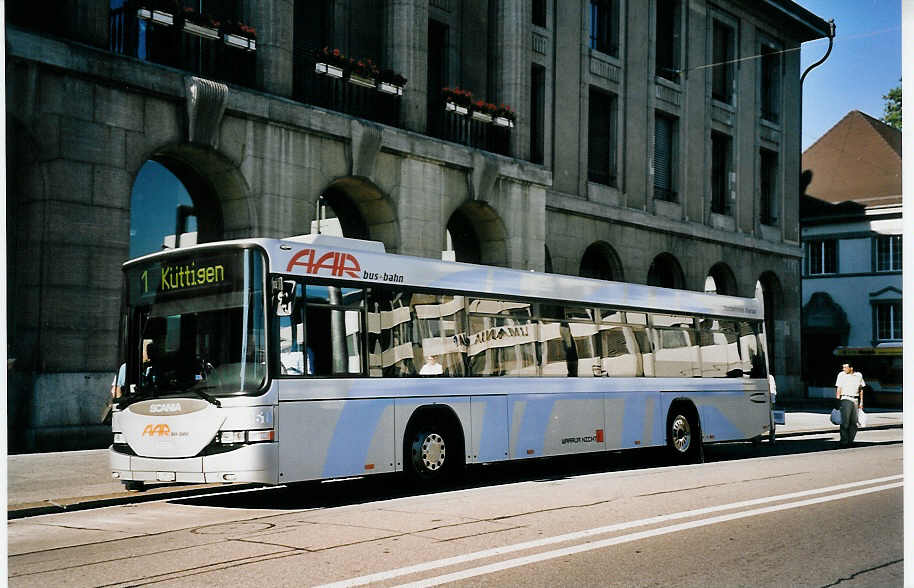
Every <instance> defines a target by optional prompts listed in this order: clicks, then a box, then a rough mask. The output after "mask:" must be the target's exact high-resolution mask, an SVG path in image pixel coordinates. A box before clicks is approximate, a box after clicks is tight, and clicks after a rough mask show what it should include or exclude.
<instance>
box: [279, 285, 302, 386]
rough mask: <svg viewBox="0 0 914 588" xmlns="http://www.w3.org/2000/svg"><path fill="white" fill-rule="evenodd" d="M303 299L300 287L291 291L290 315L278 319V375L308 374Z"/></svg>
mask: <svg viewBox="0 0 914 588" xmlns="http://www.w3.org/2000/svg"><path fill="white" fill-rule="evenodd" d="M304 302H305V301H304V299H303V298H302V285H301V284H296V285H295V289H294V291H293V301H292V314H291V315H289V316H281V317H279V373H280V374H281V375H283V376H301V375H305V374H307V373H309V372H308V366H309V361H308V353H307V350H306V347H305V325H304V322H303V321H304V308H305V304H304Z"/></svg>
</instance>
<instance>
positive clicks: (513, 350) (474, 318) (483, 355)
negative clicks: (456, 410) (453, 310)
mask: <svg viewBox="0 0 914 588" xmlns="http://www.w3.org/2000/svg"><path fill="white" fill-rule="evenodd" d="M468 337H469V344H468V347H467V359H468V361H469V366H470V374H471V375H474V376H535V375H536V349H535V345H534V343H535V341H536V323H534V322H533V320H532V319H529V318H526V317H517V318H511V317H501V316H485V315H477V314H471V315H469V333H468Z"/></svg>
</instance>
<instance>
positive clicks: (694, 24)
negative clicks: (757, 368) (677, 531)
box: [6, 0, 828, 451]
mask: <svg viewBox="0 0 914 588" xmlns="http://www.w3.org/2000/svg"><path fill="white" fill-rule="evenodd" d="M58 4H60V6H59V7H57V8H53V7H49V6H48V5H47V4H35V3H10V5H8V7H7V23H8V27H7V31H6V33H7V61H6V68H7V69H6V76H7V77H6V81H7V104H6V108H7V129H8V131H7V132H8V141H9V143H8V149H7V153H8V161H7V169H8V176H7V177H8V181H7V190H8V218H9V219H10V221H9V224H10V230H9V231H8V234H9V237H8V239H9V242H8V246H9V260H8V261H9V275H8V279H7V288H8V294H9V310H10V315H9V316H10V318H9V322H8V328H9V331H8V332H9V341H10V355H11V357H13V358H15V360H16V361H15V364H14V367H13V368H12V371H11V372H10V389H9V403H10V404H9V410H8V415H9V430H10V444H11V445H10V446H11V449H12V450H14V451H18V450H35V449H56V448H61V447H78V446H81V447H86V446H99V445H104V444H106V443H107V440H108V438H107V435H108V433H107V429H106V427H105V426H104V425H102V424H100V423H99V422H98V419H99V414H100V412H101V409H102V407H103V405H104V404H105V401H106V395H107V394H108V388H109V386H110V384H111V378H112V377H113V375H114V371H115V369H116V366H117V362H118V360H117V356H118V353H117V349H118V340H119V334H118V333H119V314H120V312H119V311H120V304H121V303H120V300H121V294H120V285H121V278H120V267H119V266H120V263H121V262H122V261H124V260H125V259H127V258H128V256H131V255H134V254H138V253H143V252H147V251H150V250H153V249H155V248H157V247H161V243H163V242H164V241H166V240H167V238H170V239H171V242H173V241H174V235H175V234H180V233H184V232H188V233H196V235H195V238H196V239H197V241H199V242H205V241H212V240H216V239H222V238H232V237H241V236H285V235H291V234H300V233H307V232H309V230H310V226H311V222H312V221H313V220H315V216H316V211H317V210H318V206H317V204H318V198H319V196H321V195H322V196H323V202H324V203H325V205H326V206H325V208H327V209H328V210H331V211H332V213H333V215H335V216H336V217H337V218H338V219H339V220H338V222H339V225H340V226H341V227H342V230H343V232H344V233H345V234H346V235H348V236H354V237H362V238H370V239H376V240H380V241H383V242H384V244H385V245H386V247H387V249H388V250H389V251H394V252H400V253H407V254H412V255H419V256H428V257H439V256H441V255H442V251H445V250H451V251H453V253H445V255H449V256H453V257H455V258H456V259H457V260H467V261H476V262H480V263H485V264H494V265H500V266H509V267H516V268H527V269H532V270H536V271H553V272H557V273H565V274H582V275H587V276H592V277H598V278H605V279H614V280H622V281H629V282H637V283H651V284H659V285H666V286H672V287H676V288H686V289H692V290H702V289H705V288H706V283H707V282H708V280H707V278H708V277H709V276H711V277H713V283H714V284H715V286H714V287H715V288H716V290H717V291H718V292H721V293H727V294H736V295H740V296H753V295H754V294H755V292H756V284H757V283H761V286H762V289H763V291H764V294H765V297H766V301H767V302H768V309H769V311H770V312H769V317H768V319H769V320H768V327H769V346H770V355H771V358H772V371H773V372H774V373H775V374H776V375H777V377H778V380H779V382H778V383H779V391H780V392H781V394H782V395H787V394H791V393H793V392H796V393H798V394H799V393H801V392H802V385H801V383H800V379H799V375H800V366H799V362H798V358H799V357H800V338H799V335H800V266H801V259H802V253H801V248H800V234H799V223H798V182H799V175H800V153H799V143H800V62H799V51H797V50H796V49H798V48H799V45H800V43H802V42H803V41H807V40H810V39H815V38H819V37H823V36H825V35H826V34H827V32H828V25H827V24H826V23H825V22H824V21H823V20H822V19H821V18H819V17H817V16H815V15H813V14H811V13H809V12H808V11H806V10H805V9H803V8H802V7H800V6H799V5H797V4H795V3H794V2H791V1H789V0H761V1H759V0H752V1H749V0H745V1H729V2H717V3H713V2H709V1H706V0H570V1H565V0H562V1H553V0H463V1H459V0H314V1H309V2H292V1H291V0H258V1H256V2H255V1H253V0H223V1H215V0H185V1H184V2H178V1H177V0H138V1H130V2H124V3H123V5H119V6H116V7H115V8H111V5H112V3H111V2H110V0H79V1H78V2H67V3H64V2H59V3H58ZM114 4H116V3H114ZM51 12H53V13H54V14H55V17H54V18H48V17H47V15H48V14H49V13H51ZM324 48H326V49H327V51H326V52H325V51H324ZM334 50H338V51H334ZM343 57H345V58H346V59H344V58H343ZM350 57H351V58H352V59H353V61H351V62H350V61H349V60H348V58H350ZM368 60H370V62H369V61H368ZM372 64H375V65H377V68H376V69H375V68H373V65H372ZM400 76H402V77H400ZM403 78H405V80H406V82H405V85H403V81H404V80H403ZM445 89H446V90H447V91H445ZM467 92H469V93H471V94H472V98H471V97H470V96H468V95H467ZM465 106H466V107H468V111H467V112H466V113H464V112H463V108H464V107H465ZM169 236H170V237H169ZM150 244H151V245H150Z"/></svg>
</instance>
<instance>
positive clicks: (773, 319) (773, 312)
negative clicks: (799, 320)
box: [756, 272, 786, 375]
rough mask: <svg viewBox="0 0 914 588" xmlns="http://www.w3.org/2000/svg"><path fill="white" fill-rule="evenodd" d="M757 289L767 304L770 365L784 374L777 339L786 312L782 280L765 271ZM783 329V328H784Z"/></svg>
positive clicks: (767, 336)
mask: <svg viewBox="0 0 914 588" xmlns="http://www.w3.org/2000/svg"><path fill="white" fill-rule="evenodd" d="M756 290H761V294H762V301H763V303H764V305H765V336H766V340H767V343H768V365H769V366H770V368H771V371H772V372H773V373H774V374H775V375H780V374H784V373H785V370H786V365H785V364H784V359H785V358H784V357H782V356H783V353H781V352H780V349H779V348H778V344H777V341H778V340H779V339H780V337H781V335H779V334H778V327H777V325H778V324H780V323H781V322H782V320H783V319H782V316H783V312H784V290H783V288H782V287H781V281H780V280H779V279H778V277H777V276H776V275H775V274H774V273H773V272H765V273H763V274H762V275H761V276H759V279H758V282H757V283H756ZM782 330H783V329H782Z"/></svg>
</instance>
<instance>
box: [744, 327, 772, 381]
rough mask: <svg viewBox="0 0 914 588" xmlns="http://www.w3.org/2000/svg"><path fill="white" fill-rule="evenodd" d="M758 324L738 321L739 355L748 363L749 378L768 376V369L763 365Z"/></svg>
mask: <svg viewBox="0 0 914 588" xmlns="http://www.w3.org/2000/svg"><path fill="white" fill-rule="evenodd" d="M760 324H761V323H750V322H747V321H740V322H739V323H738V325H739V347H740V355H741V356H742V357H743V359H744V361H746V362H748V364H749V367H748V371H749V377H751V378H767V377H768V373H767V372H768V370H767V369H766V367H765V352H764V351H763V348H762V346H761V345H760V344H759V339H758V334H759V333H760V332H761V329H760V328H759V325H760Z"/></svg>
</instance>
